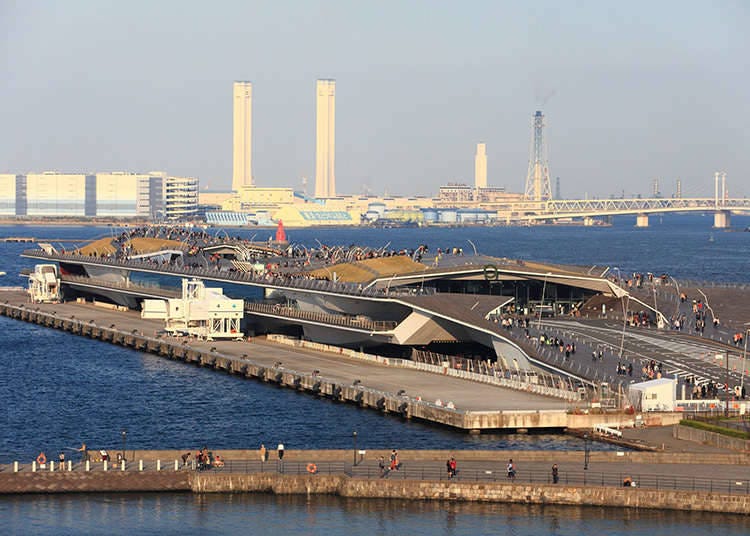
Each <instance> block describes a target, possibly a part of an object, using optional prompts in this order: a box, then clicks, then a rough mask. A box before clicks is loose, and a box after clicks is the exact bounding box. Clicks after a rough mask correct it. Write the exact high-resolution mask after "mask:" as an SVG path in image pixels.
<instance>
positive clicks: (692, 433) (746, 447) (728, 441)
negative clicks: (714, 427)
mask: <svg viewBox="0 0 750 536" xmlns="http://www.w3.org/2000/svg"><path fill="white" fill-rule="evenodd" d="M673 436H674V437H675V438H677V439H685V440H687V441H695V442H696V443H702V444H704V445H713V446H715V447H718V448H722V449H730V450H736V451H739V452H745V453H750V441H749V440H747V439H740V438H738V437H728V436H725V435H722V434H717V433H715V432H710V431H708V430H699V429H697V428H692V427H690V426H681V425H677V426H675V427H674V428H673Z"/></svg>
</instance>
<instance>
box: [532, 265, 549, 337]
mask: <svg viewBox="0 0 750 536" xmlns="http://www.w3.org/2000/svg"><path fill="white" fill-rule="evenodd" d="M551 273H552V272H547V273H546V274H544V284H543V285H542V302H541V303H540V304H539V320H538V321H537V324H536V329H538V330H541V329H542V313H543V312H544V294H545V292H546V291H547V277H548V276H549V275H550V274H551Z"/></svg>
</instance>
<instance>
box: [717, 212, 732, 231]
mask: <svg viewBox="0 0 750 536" xmlns="http://www.w3.org/2000/svg"><path fill="white" fill-rule="evenodd" d="M730 214H731V213H730V212H729V211H728V210H717V211H716V212H714V229H729V227H731V222H730V220H731V217H730Z"/></svg>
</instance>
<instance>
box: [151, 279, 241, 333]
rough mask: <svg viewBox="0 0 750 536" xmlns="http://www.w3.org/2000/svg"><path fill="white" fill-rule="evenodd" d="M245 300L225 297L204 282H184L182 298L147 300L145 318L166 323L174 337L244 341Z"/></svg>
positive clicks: (198, 280) (167, 328)
mask: <svg viewBox="0 0 750 536" xmlns="http://www.w3.org/2000/svg"><path fill="white" fill-rule="evenodd" d="M243 316H244V302H243V300H233V299H231V298H228V297H226V296H224V293H223V291H222V289H221V288H206V286H205V284H204V282H203V281H201V280H200V279H190V280H188V279H183V280H182V297H181V298H170V299H168V300H144V301H143V308H142V310H141V318H154V319H163V320H164V321H165V323H166V324H165V327H164V329H165V330H166V331H167V332H169V333H172V334H180V335H190V336H194V337H199V338H201V339H206V340H209V341H211V340H214V339H235V340H241V339H242V331H240V323H241V321H242V318H243Z"/></svg>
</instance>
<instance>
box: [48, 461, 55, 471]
mask: <svg viewBox="0 0 750 536" xmlns="http://www.w3.org/2000/svg"><path fill="white" fill-rule="evenodd" d="M49 472H50V473H54V472H55V462H53V461H51V462H49Z"/></svg>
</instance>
